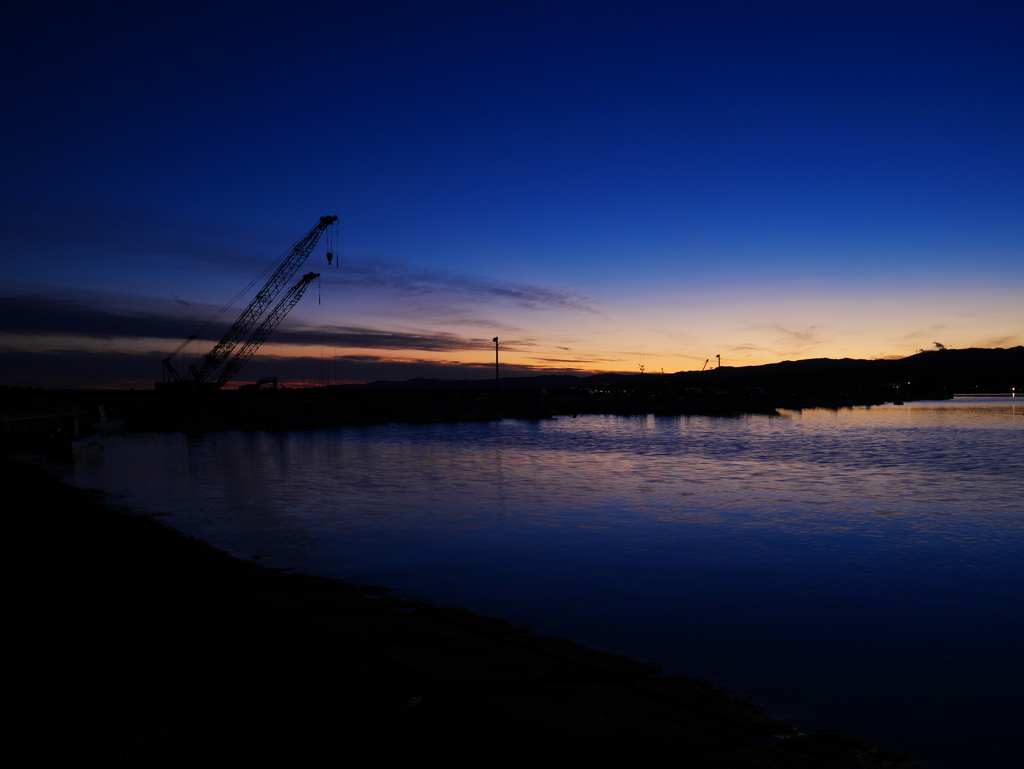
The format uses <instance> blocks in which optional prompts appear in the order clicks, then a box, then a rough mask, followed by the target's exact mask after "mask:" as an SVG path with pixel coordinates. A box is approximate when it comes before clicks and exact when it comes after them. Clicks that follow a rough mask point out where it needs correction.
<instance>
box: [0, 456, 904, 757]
mask: <svg viewBox="0 0 1024 769" xmlns="http://www.w3.org/2000/svg"><path fill="white" fill-rule="evenodd" d="M0 478H2V479H3V486H4V488H5V490H6V491H7V495H8V498H9V499H10V501H11V507H10V508H9V510H10V511H11V513H12V514H10V515H9V516H8V524H9V526H12V527H13V529H14V530H13V531H11V532H10V536H9V541H11V542H13V543H14V550H15V566H16V573H17V574H18V580H17V584H16V590H15V591H13V597H14V621H13V622H12V623H11V627H12V633H11V635H13V636H14V638H15V643H16V646H17V647H18V649H19V651H18V652H16V654H15V655H14V657H13V659H15V660H17V665H16V672H15V675H14V679H15V680H14V683H15V692H14V694H15V701H16V702H18V703H19V704H20V705H21V707H20V708H19V710H20V715H19V719H18V720H19V723H18V730H17V732H16V733H18V735H19V737H18V739H19V741H20V740H25V741H26V744H27V745H30V746H31V749H30V754H31V755H33V758H34V760H33V763H37V764H41V765H43V764H50V763H56V762H57V761H63V760H67V759H71V760H74V761H76V762H77V761H81V759H82V758H83V757H85V756H102V757H103V758H104V762H105V763H107V764H111V765H114V766H179V765H182V764H184V763H186V762H187V763H189V764H196V763H211V764H212V763H219V764H224V763H227V764H229V765H256V766H264V765H265V766H318V765H321V764H322V765H327V764H328V763H331V764H332V765H336V764H337V763H338V762H339V761H341V760H347V761H348V762H350V763H353V764H355V765H366V766H424V765H439V766H440V765H443V766H470V765H472V766H502V765H560V766H592V765H597V764H598V763H602V764H616V763H623V764H625V763H627V762H628V763H632V764H638V763H639V764H640V765H646V766H650V765H660V764H669V763H671V764H673V765H680V764H681V765H690V766H701V767H704V766H707V767H717V766H721V767H828V766H835V767H853V766H860V767H906V766H911V765H912V764H911V763H910V761H909V759H908V758H907V757H906V755H905V754H903V753H901V752H891V751H880V750H876V749H873V748H870V747H869V746H867V745H865V744H864V743H862V742H860V741H858V740H856V739H853V738H849V737H846V736H843V735H838V734H835V733H832V732H814V733H806V732H802V731H799V730H797V729H794V728H793V727H792V726H790V725H786V724H783V723H780V722H778V721H775V720H773V719H771V718H769V717H768V716H767V715H765V714H764V713H763V711H761V709H759V708H757V707H756V706H754V705H751V704H749V703H745V702H742V701H741V700H738V699H735V698H732V697H729V696H727V695H725V694H723V693H722V692H721V691H719V690H718V689H716V688H715V687H713V686H711V685H710V684H707V683H705V682H702V681H699V680H697V679H691V678H681V677H663V676H658V675H656V673H657V672H658V667H657V666H654V665H650V664H646V663H641V662H637V661H635V660H630V659H627V658H624V657H621V656H617V655H613V654H609V653H605V652H600V651H595V650H592V649H588V648H586V647H583V646H580V645H578V644H575V643H572V642H569V641H565V640H561V639H553V638H547V637H543V636H539V635H535V634H533V633H531V632H530V631H528V630H524V629H522V628H517V627H514V626H512V625H510V624H508V623H506V622H504V621H502V620H497V619H493V618H489V617H484V616H480V615H476V614H473V613H471V612H467V611H464V610H460V609H452V608H444V607H434V606H429V605H424V604H420V603H415V602H410V601H404V600H401V599H399V598H395V597H392V596H390V595H389V594H388V591H386V590H385V589H381V588H374V587H372V586H355V585H351V584H349V583H346V582H343V581H340V580H331V579H325V578H317V577H309V576H303V575H297V574H287V573H282V572H277V571H274V570H271V569H267V568H264V567H261V566H258V565H255V564H253V563H249V562H245V561H241V560H238V559H234V558H231V557H229V556H228V555H226V554H225V553H223V552H222V551H220V550H217V549H216V548H213V547H211V546H210V545H207V544H205V543H203V542H200V541H198V540H194V539H191V538H188V537H186V536H184V535H181V534H179V533H177V532H175V531H173V530H171V529H169V528H167V527H165V526H163V525H162V524H160V523H158V522H157V521H155V520H153V519H151V518H147V517H145V516H142V515H133V514H130V513H128V512H125V511H120V510H115V509H112V508H110V507H109V506H107V505H106V504H105V502H104V500H103V498H102V495H100V494H99V493H98V492H93V491H88V490H81V489H77V488H73V487H71V486H68V485H65V484H63V483H60V482H59V481H57V480H56V479H54V478H53V477H52V476H49V475H47V474H46V473H45V472H43V471H42V470H39V469H38V468H35V467H33V466H30V465H25V464H20V463H15V462H3V463H0ZM755 651H756V650H755Z"/></svg>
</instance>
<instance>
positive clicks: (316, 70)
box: [0, 0, 1024, 387]
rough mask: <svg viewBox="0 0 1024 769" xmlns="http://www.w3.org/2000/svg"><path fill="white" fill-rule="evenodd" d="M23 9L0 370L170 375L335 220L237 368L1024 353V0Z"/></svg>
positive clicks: (9, 32)
mask: <svg viewBox="0 0 1024 769" xmlns="http://www.w3.org/2000/svg"><path fill="white" fill-rule="evenodd" d="M26 7H27V6H23V10H20V11H17V12H15V14H14V15H13V16H8V17H7V18H5V24H4V30H3V32H2V35H3V38H4V39H3V45H2V47H0V56H2V57H3V59H4V67H5V71H6V72H7V73H8V77H6V78H4V80H3V82H2V84H0V88H2V94H3V103H4V105H5V110H4V112H5V117H4V121H3V123H2V128H0V131H2V138H3V147H2V153H3V167H4V173H3V182H2V187H0V195H2V199H3V206H2V213H0V260H2V266H3V273H2V275H3V278H2V281H0V385H2V384H7V385H16V384H19V385H33V386H45V387H64V386H66V387H98V386H104V385H105V386H108V387H109V386H118V387H120V386H129V385H134V386H136V387H151V386H152V383H153V381H154V380H157V379H159V378H160V376H161V375H160V359H161V358H162V357H164V356H165V355H167V354H168V353H170V352H171V351H172V350H173V349H174V348H176V347H177V346H178V344H179V343H180V342H181V341H182V340H184V339H185V338H186V337H187V336H188V335H189V334H191V333H194V332H195V331H196V330H197V329H198V328H199V327H201V326H202V325H203V324H204V323H205V322H206V321H207V320H208V319H209V318H210V317H211V316H212V315H213V314H214V312H215V311H216V310H218V309H219V308H221V307H222V306H223V305H225V304H227V303H229V302H231V301H232V299H233V298H234V297H236V295H238V294H239V292H243V293H242V296H241V299H239V300H236V301H235V309H234V310H229V311H228V312H227V313H226V314H225V316H224V319H223V322H222V323H221V324H220V325H216V326H214V327H213V331H211V334H212V335H211V336H209V337H208V338H209V341H208V342H206V343H205V344H202V345H198V344H193V345H191V346H190V347H189V348H188V352H189V354H190V355H192V357H193V358H194V356H195V354H197V353H201V352H206V351H207V350H208V349H209V348H210V347H211V346H212V344H213V341H215V340H216V339H217V338H219V336H220V335H221V333H223V331H224V330H226V328H227V326H228V325H230V322H231V320H233V319H234V317H235V316H236V315H237V314H238V313H239V312H240V311H241V309H242V308H243V307H244V306H245V304H246V303H247V302H248V300H249V299H250V298H251V296H253V295H254V294H255V292H256V290H257V289H258V287H259V285H261V284H262V281H261V282H260V283H257V284H256V286H255V287H253V288H251V289H249V290H248V293H244V290H245V289H246V286H248V285H249V284H250V282H251V281H253V280H254V279H256V278H257V277H258V276H259V275H260V273H261V272H263V271H264V270H265V269H266V268H267V266H268V265H269V264H271V263H273V262H274V261H275V260H276V259H277V258H278V257H279V256H280V255H281V254H282V253H284V252H285V251H287V250H289V249H290V246H291V245H292V244H293V243H294V242H295V241H297V240H298V239H299V238H300V237H302V235H304V234H305V233H306V231H307V230H309V228H310V227H312V226H313V224H314V223H316V221H317V220H318V218H319V217H320V216H322V215H327V214H333V215H337V216H339V217H340V221H339V227H338V232H337V243H336V245H332V248H333V250H334V251H335V253H337V254H340V259H339V262H340V264H339V266H337V267H334V266H332V267H330V268H328V267H327V264H326V260H325V259H324V256H323V254H324V251H325V244H322V245H321V246H320V247H319V248H318V249H317V251H316V252H315V253H314V255H313V256H311V257H310V259H309V261H308V262H307V263H306V265H305V266H304V267H303V268H302V270H301V271H300V273H299V274H302V273H303V272H307V271H308V270H316V271H319V272H321V273H322V278H321V280H320V281H319V282H318V283H316V282H315V283H314V284H312V285H311V286H310V289H309V291H308V292H307V293H306V296H305V297H304V299H303V300H302V302H301V303H300V304H299V306H297V307H296V308H295V310H294V311H293V312H292V313H291V315H289V316H288V318H287V319H286V320H285V321H284V322H283V323H282V324H281V325H280V326H279V328H278V329H277V332H276V333H275V334H274V336H273V337H272V338H271V340H270V342H268V343H267V344H265V345H264V346H263V348H262V350H261V353H260V355H258V356H257V357H256V358H254V359H253V360H252V361H251V362H250V363H249V365H248V366H247V367H246V368H245V369H243V371H242V372H241V374H240V375H239V377H238V379H237V381H238V382H245V381H252V380H253V379H256V378H258V377H261V376H267V375H277V376H279V377H281V378H282V379H287V380H289V381H290V382H293V383H298V382H307V381H310V382H319V381H369V380H373V379H382V378H386V379H407V378H411V377H415V376H437V377H445V378H469V377H474V376H483V377H489V376H491V375H492V369H491V368H490V367H491V366H492V365H493V356H494V346H493V344H492V343H491V339H492V337H494V336H498V337H499V338H500V339H501V345H502V363H503V366H504V371H505V373H506V374H507V375H513V374H522V373H529V372H536V373H547V372H576V373H591V372H595V371H626V372H638V371H639V366H640V365H644V366H645V368H646V370H647V371H648V372H652V371H653V372H657V371H659V370H662V369H663V370H664V371H666V372H672V371H684V370H693V369H699V368H701V366H702V365H703V364H704V362H705V360H706V359H708V358H711V359H712V362H714V358H715V356H716V355H721V357H722V363H723V365H737V366H739V365H757V364H763V363H771V362H775V361H779V360H787V359H789V360H792V359H801V358H816V357H832V358H842V357H853V358H877V357H890V356H891V357H903V356H905V355H910V354H913V353H914V352H916V351H917V350H918V349H922V348H923V349H931V348H933V347H934V346H935V344H941V345H944V346H946V347H970V346H975V347H1011V346H1015V345H1019V344H1024V300H1022V297H1024V266H1022V265H1024V259H1022V258H1021V254H1022V252H1024V45H1022V43H1021V41H1022V40H1024V4H1021V3H1020V2H1009V1H1005V2H1004V1H1000V2H996V1H993V0H974V1H973V2H967V1H966V0H963V1H961V2H943V1H942V0H926V1H921V2H910V1H903V0H886V1H885V2H873V1H871V0H860V1H856V2H855V1H852V0H850V1H848V0H813V1H810V2H799V1H793V2H789V1H787V0H777V1H776V0H759V1H757V2H731V1H730V0H715V1H714V2H707V1H706V0H704V1H702V2H686V1H685V0H679V1H678V2H651V1H647V0H631V1H626V0H606V1H603V0H591V1H589V2H581V1H578V0H565V1H559V0H543V1H538V0H515V1H512V2H507V1H506V0H335V2H307V1H305V0H293V2H290V3H270V2H258V1H257V2H250V3H244V4H243V3H237V2H216V0H215V1H214V2H203V3H190V2H180V3H169V4H151V3H140V2H95V3H81V2H74V3H72V2H51V3H48V4H36V5H35V6H34V7H33V8H32V9H31V10H24V8H26ZM332 243H333V240H332ZM182 368H183V364H182Z"/></svg>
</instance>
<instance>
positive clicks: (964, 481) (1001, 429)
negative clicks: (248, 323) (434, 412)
mask: <svg viewBox="0 0 1024 769" xmlns="http://www.w3.org/2000/svg"><path fill="white" fill-rule="evenodd" d="M1022 437H1024V399H1015V400H1014V399H1009V398H1006V399H997V398H959V399H956V400H953V401H940V402H923V403H910V404H907V405H905V406H882V407H874V408H853V409H845V410H840V411H828V410H812V411H804V412H783V413H782V415H781V416H779V417H766V416H750V417H743V418H721V417H672V418H666V417H658V418H656V417H653V416H651V417H612V416H583V417H579V418H576V419H573V418H569V417H565V418H559V419H555V420H549V421H539V422H526V421H512V420H508V421H503V422H493V423H467V424H437V425H381V426H374V427H366V428H344V429H329V430H328V429H325V430H304V431H292V432H226V433H218V434H211V435H206V436H202V437H195V436H190V437H186V436H183V435H124V436H115V437H113V438H110V439H108V440H107V441H106V442H105V443H104V444H102V445H101V446H100V447H98V448H96V449H92V450H90V451H85V452H82V453H80V454H78V455H76V457H75V460H74V464H73V466H70V467H66V468H64V469H65V470H66V472H67V478H68V480H70V481H72V482H74V483H76V484H77V485H80V486H85V487H93V488H99V489H103V490H105V491H107V492H110V493H111V494H112V495H113V496H114V498H115V499H116V500H118V501H120V502H121V503H123V504H125V505H128V506H131V507H133V508H136V509H138V510H140V511H144V512H148V513H153V514H158V515H160V516H162V517H163V520H165V521H166V522H168V523H169V524H171V525H172V526H174V527H176V528H178V529H180V530H182V531H184V532H187V533H189V534H191V535H194V536H198V537H201V538H203V539H205V540H207V541H210V542H212V543H215V544H217V545H219V546H221V547H222V548H224V549H226V550H228V551H229V552H231V553H233V554H236V555H239V556H241V557H245V558H248V557H251V556H253V555H259V556H261V557H262V562H263V563H266V564H269V565H272V566H276V567H281V568H287V569H294V570H299V571H305V572H310V573H316V574H322V575H328V576H335V577H345V578H349V579H351V580H353V581H356V582H359V583H367V582H372V583H377V584H383V585H387V586H389V587H393V588H395V589H396V591H397V593H398V594H399V595H402V596H405V597H410V598H419V599H423V600H427V601H431V602H435V603H447V604H455V605H462V606H468V607H470V608H472V609H475V610H478V611H482V612H485V613H490V614H495V615H498V616H502V617H505V618H508V619H511V620H513V621H515V622H518V623H520V624H524V625H527V626H529V627H532V628H534V629H536V630H538V631H540V632H546V633H550V634H555V635H560V636H568V637H571V638H573V639H575V640H579V641H582V642H585V643H589V644H591V645H595V646H599V647H602V648H607V649H612V650H616V651H620V652H625V653H628V654H631V655H633V656H637V657H640V658H643V659H648V660H652V661H656V662H660V663H662V664H664V665H666V666H667V668H668V670H669V672H672V673H678V674H683V675H696V676H701V677H704V678H707V679H710V680H712V681H714V682H715V683H717V684H719V685H721V686H723V687H724V688H726V689H727V690H728V691H730V692H732V693H734V694H738V695H741V696H744V697H747V698H749V699H752V700H754V701H756V702H759V703H762V704H764V705H765V706H766V707H768V709H769V710H770V711H772V712H773V713H775V714H777V715H778V714H782V715H790V716H791V717H792V718H793V719H794V720H795V721H797V722H798V723H801V724H803V725H807V726H812V727H818V728H825V727H835V728H840V729H844V730H847V731H852V732H855V733H858V734H861V735H863V736H865V737H868V738H869V739H873V740H876V741H881V742H883V743H887V744H890V745H893V746H895V747H905V748H908V749H910V750H911V751H912V752H913V753H914V754H915V755H917V756H919V757H921V758H924V759H927V760H928V761H929V762H931V763H932V764H934V765H935V766H938V767H961V766H964V767H966V766H978V767H1010V766H1014V767H1017V766H1021V765H1022V763H1021V761H1022V759H1021V753H1022V752H1024V748H1021V747H1020V744H1019V741H1018V739H1017V736H1016V735H1019V734H1020V733H1021V731H1022V729H1024V709H1022V705H1021V703H1022V702H1024V665H1022V659H1024V451H1022V450H1021V449H1022V443H1024V441H1022Z"/></svg>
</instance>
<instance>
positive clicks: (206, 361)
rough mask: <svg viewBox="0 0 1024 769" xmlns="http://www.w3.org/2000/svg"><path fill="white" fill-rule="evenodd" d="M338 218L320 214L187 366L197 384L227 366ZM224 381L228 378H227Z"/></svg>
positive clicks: (209, 379)
mask: <svg viewBox="0 0 1024 769" xmlns="http://www.w3.org/2000/svg"><path fill="white" fill-rule="evenodd" d="M336 221H338V217H337V216H321V217H320V221H318V222H317V223H316V224H315V225H313V228H312V229H311V230H310V231H309V232H307V233H306V234H305V236H303V238H302V239H301V240H299V241H298V242H297V243H296V244H295V245H294V246H292V250H291V252H290V253H288V254H287V255H286V256H285V258H284V259H283V261H282V262H281V264H280V266H279V267H278V268H277V270H276V271H275V272H274V274H273V275H271V276H270V279H269V280H268V281H267V283H266V285H265V286H263V288H262V289H260V292H259V293H258V294H256V296H255V297H254V298H253V300H252V301H251V302H249V306H248V307H246V308H245V310H243V311H242V314H241V315H239V316H238V320H236V321H235V322H234V325H232V326H231V328H229V329H228V331H227V333H226V334H224V337H223V338H222V339H221V340H220V341H219V342H218V343H217V345H216V346H215V347H214V348H213V349H212V350H210V352H208V353H206V355H204V356H203V357H202V358H201V359H200V360H198V361H197V362H195V363H193V364H192V365H191V366H189V367H188V368H189V379H191V380H192V381H193V382H196V383H203V382H209V381H211V380H212V379H213V374H214V372H215V371H217V370H218V369H219V368H220V367H221V366H223V365H224V362H225V361H226V360H227V359H228V357H229V356H230V355H231V353H232V351H233V350H234V349H235V346H236V345H237V344H238V343H239V342H240V341H241V340H242V339H244V338H245V336H246V335H247V334H248V333H249V331H250V329H251V328H252V327H253V325H254V324H255V323H256V321H257V320H259V318H260V316H261V315H262V314H263V313H264V311H266V309H267V307H268V306H270V303H271V302H273V301H274V299H275V298H276V297H277V295H278V294H279V293H281V289H282V288H283V287H284V285H285V283H287V282H288V281H289V280H290V279H291V277H292V276H293V275H294V274H295V273H296V271H297V270H298V269H299V267H300V266H301V265H302V263H303V262H304V261H306V257H308V256H309V255H310V253H312V251H313V248H314V247H316V243H317V241H318V240H319V239H320V236H321V235H322V234H323V232H324V230H326V229H327V228H328V227H330V226H331V225H332V224H334V223H335V222H336ZM250 355H251V353H250ZM221 378H222V377H218V386H221V384H223V383H222V382H221V381H220V379H221ZM224 381H227V380H226V379H225V380H224Z"/></svg>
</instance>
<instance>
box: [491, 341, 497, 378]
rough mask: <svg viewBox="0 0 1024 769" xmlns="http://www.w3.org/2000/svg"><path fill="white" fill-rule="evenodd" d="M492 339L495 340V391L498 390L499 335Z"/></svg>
mask: <svg viewBox="0 0 1024 769" xmlns="http://www.w3.org/2000/svg"><path fill="white" fill-rule="evenodd" d="M491 341H492V342H494V392H498V337H494V339H492V340H491Z"/></svg>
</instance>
